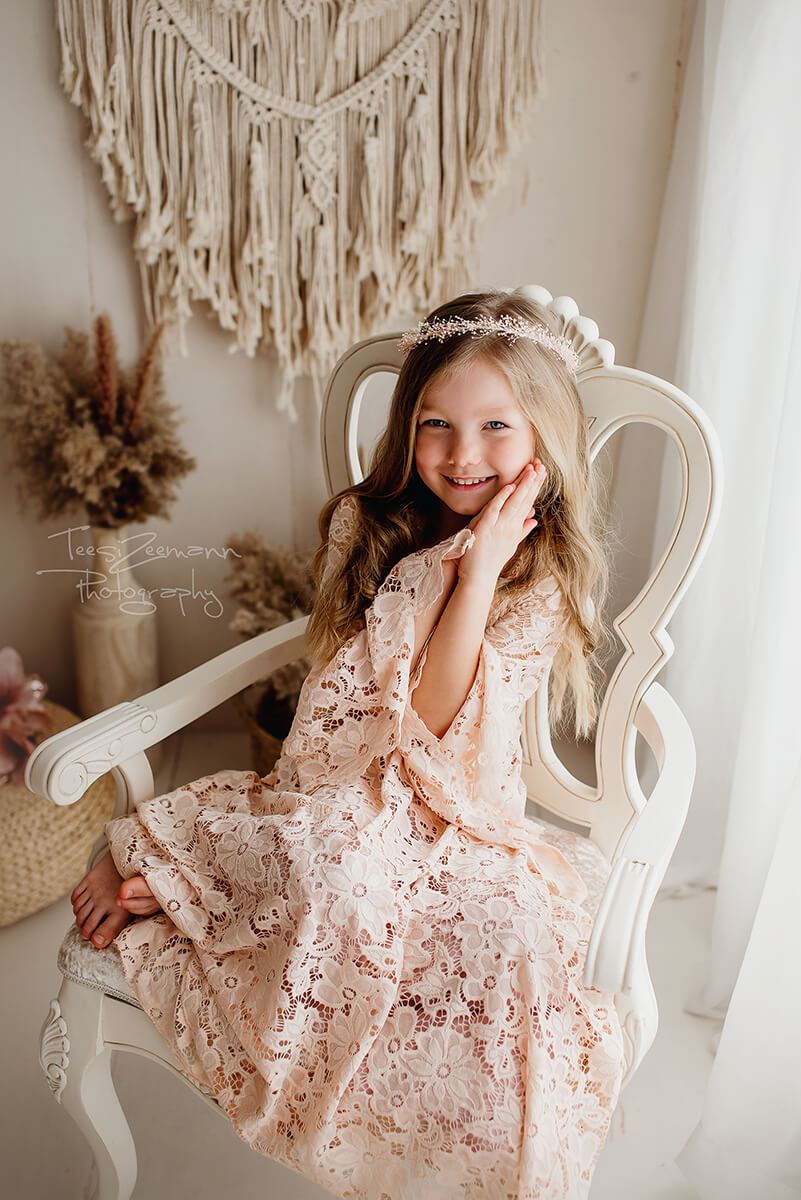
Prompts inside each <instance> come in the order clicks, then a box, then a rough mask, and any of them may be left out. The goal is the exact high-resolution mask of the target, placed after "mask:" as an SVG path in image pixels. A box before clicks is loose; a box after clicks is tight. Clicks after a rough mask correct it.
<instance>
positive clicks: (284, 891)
mask: <svg viewBox="0 0 801 1200" xmlns="http://www.w3.org/2000/svg"><path fill="white" fill-rule="evenodd" d="M355 503H356V502H355V501H354V500H353V499H352V498H351V497H346V498H344V499H343V500H342V501H341V502H340V504H339V505H338V506H337V509H336V510H335V512H334V517H333V520H332V524H331V532H330V537H329V548H328V557H327V562H326V568H325V575H324V578H323V584H324V582H325V577H326V576H327V574H328V572H329V571H330V570H331V569H332V568H333V566H334V564H335V563H336V562H337V561H338V558H339V556H340V555H342V554H344V552H345V550H346V547H347V545H348V542H349V540H350V538H351V537H352V536H354V531H355V528H356V525H357V522H358V515H357V511H358V510H357V509H356V508H355ZM474 536H475V535H474V534H473V533H472V531H471V530H469V529H462V530H460V531H459V532H458V533H457V534H455V535H453V536H452V537H450V538H448V539H447V540H446V541H444V542H442V543H440V544H439V545H437V546H435V547H432V548H430V549H425V550H422V551H417V552H415V553H413V554H410V555H408V556H407V557H406V558H403V559H402V560H401V561H400V562H399V563H397V564H396V566H395V567H393V569H392V570H391V571H390V572H389V574H388V576H387V578H386V579H385V580H384V582H383V584H382V585H381V587H380V588H379V590H378V592H377V594H376V596H375V599H374V601H373V603H372V604H371V606H370V608H369V609H368V610H367V612H366V614H365V626H364V628H363V629H361V630H360V631H359V632H358V633H357V634H355V635H354V636H353V637H351V638H350V639H349V640H348V641H347V642H346V643H345V644H344V645H343V646H342V647H341V648H340V650H339V651H338V653H337V654H336V656H335V657H334V658H333V659H332V661H331V662H330V663H329V664H328V665H327V666H325V667H324V668H322V669H320V670H316V671H312V673H311V674H310V675H309V676H308V677H307V679H306V680H305V682H304V684H303V688H302V691H301V693H300V697H299V702H298V708H297V713H296V716H295V720H294V722H293V725H292V728H291V730H290V733H289V735H288V737H287V738H286V741H285V742H284V746H283V751H282V754H281V757H280V759H279V761H278V762H277V763H276V765H275V767H274V768H273V770H272V771H271V773H270V774H269V775H267V776H266V777H264V778H259V777H258V776H257V775H256V774H255V773H253V772H244V773H243V772H238V771H221V772H218V773H216V774H214V775H211V776H208V777H206V778H203V779H199V780H197V781H196V782H194V783H191V784H188V785H187V786H185V787H180V788H177V789H176V790H175V791H173V792H170V793H168V794H166V795H163V796H160V797H157V798H156V799H154V800H151V801H148V802H146V803H144V804H142V805H140V807H139V809H138V813H137V814H136V815H134V816H129V817H122V818H118V819H117V820H112V821H110V822H109V823H108V825H107V826H106V832H107V835H108V839H109V844H110V847H111V853H112V856H113V858H114V861H115V862H116V864H117V867H118V869H119V871H120V873H121V874H122V875H123V876H125V877H129V876H131V875H134V874H137V873H141V874H142V875H144V877H145V879H146V880H147V882H148V884H149V886H150V888H151V890H152V891H153V894H154V895H155V896H156V897H157V899H158V900H159V901H160V903H161V905H162V907H163V909H164V912H163V913H159V914H158V915H157V916H155V917H151V918H148V919H144V920H136V921H133V922H132V923H130V924H129V925H127V926H126V927H125V928H124V929H123V930H122V932H121V933H120V934H119V935H118V937H117V939H116V942H115V944H116V946H117V948H118V949H119V951H120V954H121V958H122V963H123V969H124V972H125V976H126V979H127V980H128V983H129V984H130V986H131V988H132V990H133V991H134V993H135V995H136V996H137V997H138V999H139V1001H140V1003H141V1004H142V1007H143V1008H144V1010H145V1012H146V1013H147V1014H148V1015H149V1017H150V1019H151V1020H152V1021H153V1022H154V1024H155V1025H156V1027H157V1028H158V1030H159V1032H160V1033H161V1035H162V1036H163V1038H164V1039H165V1041H166V1042H167V1043H168V1044H169V1045H170V1047H171V1048H172V1050H173V1052H174V1053H175V1055H176V1057H177V1059H178V1061H179V1063H180V1064H181V1065H182V1069H183V1070H184V1071H185V1073H186V1075H187V1076H188V1077H189V1078H190V1079H192V1080H193V1081H194V1082H195V1083H196V1084H197V1085H198V1086H199V1087H200V1088H201V1089H202V1090H203V1091H205V1092H206V1093H207V1094H209V1095H212V1096H213V1097H214V1098H215V1099H216V1100H217V1102H218V1103H219V1105H220V1106H221V1107H222V1109H223V1110H224V1111H225V1113H226V1114H227V1115H228V1117H229V1118H230V1120H231V1122H232V1124H233V1126H234V1129H235V1130H236V1132H237V1134H238V1135H239V1136H240V1137H241V1138H242V1139H243V1140H244V1141H246V1142H247V1143H248V1144H249V1145H250V1146H252V1147H253V1148H254V1149H255V1150H257V1151H259V1152H260V1153H262V1154H265V1155H267V1156H269V1157H271V1158H273V1159H276V1160H277V1161H279V1162H282V1163H284V1164H285V1165H287V1166H289V1167H290V1168H292V1169H294V1170H295V1171H297V1172H299V1173H300V1174H302V1175H304V1176H305V1177H307V1178H309V1179H311V1180H314V1181H315V1182H317V1183H318V1184H320V1185H321V1186H322V1187H323V1188H324V1189H326V1190H327V1191H329V1192H330V1193H332V1194H333V1195H335V1196H340V1197H348V1198H352V1200H420V1197H425V1198H426V1200H433V1198H440V1197H441V1198H442V1200H463V1198H464V1200H466V1198H468V1197H470V1198H472V1197H484V1198H489V1200H513V1198H514V1200H524V1198H525V1200H534V1198H535V1197H536V1198H537V1200H557V1198H560V1200H581V1198H582V1197H585V1196H586V1195H587V1194H588V1191H589V1186H590V1181H591V1178H592V1174H593V1171H594V1169H595V1165H596V1162H597V1159H598V1157H599V1155H600V1152H601V1149H602V1147H603V1144H604V1141H605V1138H606V1136H607V1133H608V1130H609V1125H610V1121H611V1117H612V1113H613V1110H614V1108H615V1105H616V1103H617V1099H618V1094H619V1090H620V1084H621V1080H622V1076H623V1073H624V1049H623V1038H622V1033H621V1029H620V1024H619V1020H618V1016H617V1012H616V1010H615V1008H614V1005H613V998H612V996H611V995H608V994H605V993H602V992H599V991H596V990H594V989H588V988H586V987H585V986H584V985H583V983H582V978H581V976H582V970H583V965H584V958H585V954H586V948H587V942H588V938H589V934H590V929H591V917H590V915H589V913H588V912H587V911H586V910H585V909H584V908H583V907H582V900H583V899H585V897H586V886H585V884H584V882H583V880H582V879H581V877H580V876H579V875H578V874H577V872H576V870H575V869H574V868H573V867H572V866H571V865H570V864H569V863H568V861H567V860H566V859H565V858H564V857H563V855H562V854H561V853H560V851H559V850H558V849H557V848H556V847H555V846H553V845H548V844H547V843H546V842H545V841H543V840H542V839H541V838H540V837H539V832H540V831H541V830H542V826H540V825H538V824H537V823H536V822H535V821H532V820H530V819H528V818H527V817H526V816H525V813H524V805H525V800H526V796H525V788H524V786H523V783H522V780H521V775H520V732H521V716H522V710H523V705H524V703H525V701H526V700H527V699H528V698H529V697H530V696H531V695H532V694H533V693H534V691H535V689H536V687H537V685H538V683H539V682H540V680H541V678H542V676H543V674H544V672H545V670H546V668H547V665H548V664H549V662H550V661H551V659H552V658H553V655H554V653H555V651H556V649H557V646H558V644H559V633H560V630H561V627H562V619H563V618H562V610H561V607H560V605H561V595H560V592H559V589H558V587H557V585H556V581H555V580H554V579H553V577H549V579H547V580H545V581H543V582H542V583H541V584H539V585H538V586H537V587H536V588H535V589H533V591H531V592H530V593H528V594H527V595H526V596H525V597H524V599H523V600H522V601H521V600H520V599H518V600H517V601H516V602H512V601H509V600H508V599H505V600H503V599H502V598H501V595H500V594H499V596H497V597H496V600H495V602H494V603H493V609H492V610H491V612H490V617H489V620H488V623H487V629H486V632H485V637H484V640H483V643H482V646H481V652H480V659H479V665H478V670H477V673H476V678H475V682H474V683H473V686H472V688H471V690H470V693H469V695H468V696H467V698H466V699H465V702H464V704H463V705H462V707H461V709H460V710H459V712H458V713H457V714H456V716H455V718H454V720H453V722H452V724H451V726H450V728H449V729H448V730H447V732H446V733H445V734H444V735H443V736H442V737H441V738H437V737H436V736H435V735H434V734H433V733H431V731H430V730H429V729H428V728H427V726H426V725H425V724H424V722H423V721H422V720H421V718H420V717H419V716H418V715H417V714H416V713H415V711H414V709H413V708H412V706H411V704H410V693H411V691H412V690H413V688H414V687H415V686H416V683H417V681H418V680H419V678H420V675H421V673H422V669H423V666H424V664H425V656H426V652H427V646H425V647H423V650H422V653H421V654H420V655H419V661H418V662H417V663H415V664H413V663H412V661H411V660H412V656H413V652H414V645H415V642H414V622H415V616H416V614H420V613H423V612H424V611H425V610H426V609H427V608H428V607H429V606H430V605H432V604H433V603H434V602H435V601H436V599H437V598H438V597H439V596H440V595H441V593H442V590H443V588H444V586H445V585H444V577H443V570H442V567H441V563H442V562H443V561H444V560H446V559H452V558H456V557H458V556H459V555H461V554H463V553H464V551H465V548H466V547H467V546H469V545H470V544H471V543H472V541H473V539H474Z"/></svg>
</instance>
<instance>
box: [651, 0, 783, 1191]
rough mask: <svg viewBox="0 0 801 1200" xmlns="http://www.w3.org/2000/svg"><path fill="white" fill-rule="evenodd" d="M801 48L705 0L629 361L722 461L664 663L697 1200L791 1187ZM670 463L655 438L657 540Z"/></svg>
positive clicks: (736, 10) (773, 21)
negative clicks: (699, 560)
mask: <svg viewBox="0 0 801 1200" xmlns="http://www.w3.org/2000/svg"><path fill="white" fill-rule="evenodd" d="M800 53H801V3H798V2H797V0H759V2H758V3H755V2H754V0H706V2H704V0H699V4H698V8H697V11H696V19H695V26H694V30H693V37H692V44H691V51H690V57H689V60H688V66H687V76H686V80H685V87H684V92H683V96H682V105H681V111H680V116H679V122H678V127H677V133H676V144H675V147H674V153H673V158H672V161H671V173H670V178H669V184H668V188H667V191H666V198H665V205H664V211H663V214H662V223H661V227H660V234H659V241H658V246H657V252H656V255H655V259H654V269H653V273H652V278H651V285H650V290H649V297H648V306H647V309H646V317H645V322H644V327H643V336H642V340H641V344H640V351H639V355H638V361H637V365H638V366H639V367H641V368H642V369H643V370H646V371H653V372H655V373H659V374H661V375H664V376H665V377H666V378H668V379H671V380H673V381H674V382H675V383H677V384H678V386H679V387H681V388H683V389H684V390H685V391H686V392H687V393H688V394H689V395H690V396H692V397H693V399H694V400H696V401H697V402H698V403H699V404H700V405H701V406H702V407H703V408H704V410H705V411H706V412H707V413H708V414H709V416H710V417H711V419H712V421H713V423H714V425H715V428H716V430H717V433H718V435H719V437H720V442H721V446H722V450H723V457H724V465H725V484H724V496H723V507H722V512H721V517H720V521H719V523H718V527H717V530H716V533H715V536H714V538H713V540H712V542H711V545H710V550H709V553H708V554H707V556H706V558H705V560H704V562H703V564H702V566H701V567H700V569H699V571H698V574H697V575H696V577H695V580H694V581H693V584H692V586H691V588H690V590H689V591H688V593H687V596H686V597H685V599H684V601H683V602H682V604H681V605H680V606H679V609H678V611H677V613H676V615H675V616H674V618H673V620H672V621H671V623H670V628H669V632H670V635H671V638H672V639H673V641H674V642H675V646H676V649H675V653H674V655H673V658H672V659H671V660H670V661H669V662H668V664H667V665H666V667H665V668H664V670H663V671H662V673H661V675H660V679H661V680H662V682H663V683H664V684H665V686H666V687H667V688H668V690H669V691H670V692H671V694H672V695H673V696H674V697H675V698H676V700H677V702H678V703H679V704H680V706H681V707H682V709H683V711H684V713H685V714H686V716H687V719H688V720H689V722H690V725H691V727H692V729H693V732H694V735H695V739H696V747H697V763H698V766H697V776H696V784H695V788H694V791H693V798H692V803H691V806H690V812H689V816H688V819H687V824H686V827H685V830H684V832H683V834H682V838H681V840H680V842H679V844H678V846H677V849H676V854H675V857H674V859H673V861H672V863H671V866H670V870H669V871H668V874H667V875H666V879H665V885H666V889H667V890H668V891H670V890H671V887H672V888H673V889H675V890H677V891H681V890H682V889H684V890H686V889H693V888H699V887H709V886H715V885H717V897H716V903H715V915H714V922H713V929H712V935H711V943H710V946H709V955H708V959H707V963H706V967H705V971H704V975H703V977H702V978H699V979H698V980H697V985H696V988H695V992H694V994H693V995H692V996H688V998H687V1006H686V1007H687V1011H689V1012H693V1013H697V1014H699V1015H703V1016H708V1017H718V1018H719V1019H720V1020H724V1019H725V1021H724V1024H723V1028H722V1031H721V1030H720V1026H719V1025H718V1026H713V1027H711V1029H710V1043H711V1048H712V1049H714V1047H715V1044H716V1043H717V1052H716V1055H715V1060H714V1065H713V1068H712V1074H711V1076H710V1080H709V1085H708V1091H707V1094H706V1097H705V1102H704V1109H703V1114H702V1118H701V1121H700V1122H699V1124H698V1125H697V1127H696V1129H695V1130H694V1131H693V1134H692V1136H691V1137H690V1138H689V1140H688V1141H687V1143H686V1144H685V1146H684V1147H683V1148H682V1151H681V1153H680V1154H679V1156H678V1158H677V1160H676V1161H677V1163H678V1165H679V1167H680V1168H681V1170H682V1171H683V1172H684V1174H685V1175H686V1177H687V1179H688V1180H689V1181H690V1182H691V1183H692V1184H693V1186H694V1187H695V1188H696V1189H697V1191H698V1192H699V1194H700V1195H701V1197H702V1198H703V1200H754V1198H755V1197H758V1198H759V1200H784V1198H785V1197H786V1198H789V1197H798V1196H801V1020H799V1017H798V1013H797V1010H796V1004H797V1003H798V997H799V989H800V988H801V698H800V697H801V637H799V633H798V627H799V611H800V610H801V604H800V601H801V307H800V306H801V151H800V150H799V141H798V128H799V121H801V71H799V54H800ZM677 478H678V472H677V467H676V463H675V461H674V457H673V456H671V455H668V454H666V456H665V460H664V470H663V478H662V483H661V489H660V501H659V515H658V520H657V527H656V531H655V536H654V545H653V555H654V561H655V560H656V558H657V557H658V555H659V554H660V553H661V551H662V549H663V548H664V545H665V538H666V536H667V534H668V532H669V530H670V528H671V526H672V523H673V520H674V519H675V514H676V511H677V503H678V496H679V493H678V487H677ZM713 1030H717V1031H718V1034H719V1042H718V1040H717V1037H718V1034H716V1035H715V1036H713Z"/></svg>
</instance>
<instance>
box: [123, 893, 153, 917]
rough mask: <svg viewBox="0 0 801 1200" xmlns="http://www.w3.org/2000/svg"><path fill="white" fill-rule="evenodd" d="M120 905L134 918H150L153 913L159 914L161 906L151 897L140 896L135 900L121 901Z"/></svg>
mask: <svg viewBox="0 0 801 1200" xmlns="http://www.w3.org/2000/svg"><path fill="white" fill-rule="evenodd" d="M120 905H121V907H122V908H124V909H125V911H126V912H129V913H131V915H132V916H135V917H152V916H153V914H154V913H157V912H161V905H160V904H159V902H158V900H155V899H154V898H153V897H152V896H149V897H145V896H142V897H138V898H137V899H135V900H121V901H120Z"/></svg>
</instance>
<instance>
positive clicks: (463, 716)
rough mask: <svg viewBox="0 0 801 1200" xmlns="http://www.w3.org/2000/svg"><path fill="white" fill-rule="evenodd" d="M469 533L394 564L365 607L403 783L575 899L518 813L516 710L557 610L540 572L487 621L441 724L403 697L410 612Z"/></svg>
mask: <svg viewBox="0 0 801 1200" xmlns="http://www.w3.org/2000/svg"><path fill="white" fill-rule="evenodd" d="M474 540H475V534H474V533H473V532H472V530H470V529H467V528H465V529H462V530H460V531H459V532H458V533H457V534H455V535H454V536H453V537H452V538H450V539H448V540H447V541H446V542H444V543H441V544H440V545H439V546H436V547H433V548H432V549H431V550H427V551H424V552H422V553H419V554H416V555H412V556H410V557H409V558H408V559H404V560H402V561H401V563H399V564H398V565H397V566H396V567H395V568H394V569H393V571H391V572H390V574H389V576H388V578H387V579H386V580H385V582H384V583H383V584H382V586H381V588H380V589H379V591H378V593H377V595H376V597H375V600H374V601H373V604H372V605H371V607H370V608H369V609H368V610H367V614H366V617H367V635H368V645H369V648H370V659H371V663H372V666H373V670H374V672H375V676H376V679H377V680H378V682H379V687H380V692H381V695H382V698H383V700H384V703H385V704H386V706H387V708H388V709H389V710H390V711H391V712H393V713H394V719H395V727H394V730H392V731H391V735H390V740H389V745H390V746H396V747H397V749H398V750H399V751H400V754H401V757H402V760H403V768H404V771H405V773H406V776H407V778H408V781H409V783H410V784H411V785H412V786H413V787H414V788H415V790H416V791H417V793H418V795H420V796H421V797H422V799H424V800H425V802H426V803H427V804H428V805H429V807H430V808H431V809H432V810H433V811H434V812H436V813H438V814H439V815H440V816H442V817H444V818H445V819H446V820H448V821H451V822H453V823H455V824H458V825H460V826H461V827H462V828H463V829H465V830H466V831H467V832H468V833H471V834H472V835H473V836H474V837H477V838H479V839H480V840H482V841H486V842H492V843H499V844H502V845H507V846H511V847H522V848H525V849H526V850H527V851H528V857H529V861H530V863H531V864H532V865H533V866H534V867H535V869H536V870H538V872H539V873H540V874H541V875H542V876H543V877H544V878H546V879H547V880H548V883H549V887H550V888H551V890H552V891H554V892H558V893H559V894H561V895H563V896H566V897H568V898H570V899H573V900H576V901H577V902H578V903H581V901H583V900H584V899H585V898H586V895H587V888H586V885H585V883H584V881H583V880H582V879H581V877H580V875H578V873H577V872H576V871H575V869H574V868H573V867H572V866H571V865H570V863H569V862H568V861H567V859H566V858H565V857H564V856H563V855H562V854H561V853H560V851H559V850H558V849H557V848H556V847H554V846H550V845H548V844H547V843H546V842H544V841H543V840H542V839H541V837H540V834H541V832H542V831H543V826H542V825H541V824H539V823H538V822H536V821H533V820H531V819H530V818H528V817H527V816H526V814H525V804H526V790H525V784H524V782H523V779H522V776H521V771H520V767H521V745H520V735H521V732H522V713H523V709H524V706H525V704H526V701H528V700H529V699H530V698H531V696H533V695H534V692H535V691H536V689H537V687H538V686H539V684H540V682H541V681H542V679H543V678H544V677H545V675H546V673H547V670H548V668H549V666H550V664H551V662H552V661H553V658H554V655H555V654H556V651H557V650H558V648H559V645H560V641H561V634H562V632H563V629H564V623H565V619H566V610H565V607H564V600H563V597H562V593H561V590H560V588H559V585H558V582H557V581H556V579H555V578H554V577H553V576H548V577H547V578H546V579H545V580H543V581H541V582H540V583H539V584H538V585H536V587H534V588H533V589H531V590H530V591H529V592H527V593H525V594H524V595H523V596H520V597H517V598H516V599H515V600H514V601H512V602H510V604H509V605H507V606H506V608H505V609H503V608H502V609H501V610H500V612H499V615H498V616H497V617H496V619H495V620H494V621H493V622H491V623H490V624H488V626H487V629H486V632H485V635H484V637H483V639H482V642H481V647H480V651H479V661H478V667H477V670H476V677H475V679H474V681H473V684H472V686H471V688H470V691H469V692H468V694H467V696H466V698H465V700H464V702H463V704H462V706H461V707H460V709H459V711H458V712H457V713H456V714H455V716H454V718H453V720H452V722H451V724H450V726H449V728H448V729H447V730H446V732H445V733H444V734H443V735H442V737H437V736H436V735H435V734H434V733H432V731H431V730H430V729H429V728H428V726H427V725H426V724H425V722H424V721H423V720H422V718H421V717H420V716H419V714H418V713H417V712H416V710H415V709H414V707H413V706H412V703H411V693H412V691H413V690H414V688H415V687H416V686H417V683H418V681H419V679H420V676H421V675H422V671H423V668H424V666H425V661H426V657H427V652H428V646H427V645H426V646H424V647H423V650H422V652H421V654H420V656H419V661H418V662H417V663H416V664H414V666H413V667H412V664H411V661H410V660H411V656H412V653H413V647H414V618H415V616H417V615H418V614H420V613H422V612H425V610H426V609H427V608H428V607H429V606H430V605H431V604H433V603H434V602H435V601H436V600H437V599H438V598H439V596H440V594H441V593H442V590H443V588H444V586H445V582H444V572H443V569H442V564H443V563H444V562H445V561H447V560H449V559H451V558H458V557H460V556H461V555H462V554H464V552H465V550H466V549H467V548H468V547H469V546H470V545H472V543H473V541H474Z"/></svg>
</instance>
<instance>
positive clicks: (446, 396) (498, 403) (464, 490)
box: [415, 359, 536, 528]
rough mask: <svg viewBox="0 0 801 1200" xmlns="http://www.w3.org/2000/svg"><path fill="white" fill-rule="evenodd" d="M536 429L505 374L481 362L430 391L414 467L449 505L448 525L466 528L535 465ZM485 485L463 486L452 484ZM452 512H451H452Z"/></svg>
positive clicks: (444, 512) (445, 520)
mask: <svg viewBox="0 0 801 1200" xmlns="http://www.w3.org/2000/svg"><path fill="white" fill-rule="evenodd" d="M535 443H536V438H535V434H534V430H533V429H532V427H531V425H530V424H529V422H528V420H527V418H526V417H525V416H524V414H523V412H522V411H521V409H520V407H519V405H518V403H517V400H516V399H515V397H514V394H513V392H512V389H511V388H510V386H509V382H508V380H507V379H506V376H505V375H504V374H503V372H502V371H500V370H498V368H497V367H494V366H492V365H490V363H487V362H483V361H481V360H480V359H479V360H478V361H476V362H474V363H472V364H471V366H470V367H468V368H467V369H466V370H465V371H464V372H462V373H461V374H460V375H459V376H457V377H456V378H455V379H449V380H448V381H447V382H445V383H435V384H433V385H432V387H431V388H429V390H428V393H427V395H426V398H425V400H424V402H423V407H422V408H421V410H420V413H419V415H418V418H417V435H416V441H415V465H416V467H417V473H418V474H419V476H420V478H421V479H422V481H423V483H424V484H425V485H426V487H428V488H429V489H430V490H431V491H432V492H433V493H434V495H435V496H438V497H439V499H440V500H441V501H442V503H443V504H444V505H445V506H446V507H445V509H444V510H442V513H441V516H442V518H443V524H444V525H447V526H456V527H457V528H458V527H459V525H460V523H459V522H458V521H457V520H455V519H454V518H457V517H462V518H464V520H463V521H462V522H461V524H463V525H464V524H467V522H468V521H470V519H471V518H472V517H474V516H475V515H476V513H478V512H480V510H481V509H482V508H483V507H484V505H485V504H486V503H487V501H488V500H490V499H491V498H492V497H493V496H494V495H495V493H496V492H498V491H500V489H501V488H502V487H503V486H504V484H507V483H513V482H514V481H515V479H516V478H517V476H518V475H519V474H520V472H521V471H522V470H523V467H525V465H526V464H527V463H530V462H533V460H534V453H535V448H536V445H535ZM454 478H455V479H469V480H474V479H481V480H486V482H482V483H480V484H478V485H477V486H475V487H460V486H459V484H454V483H451V482H450V480H451V479H454ZM447 510H450V511H447Z"/></svg>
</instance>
